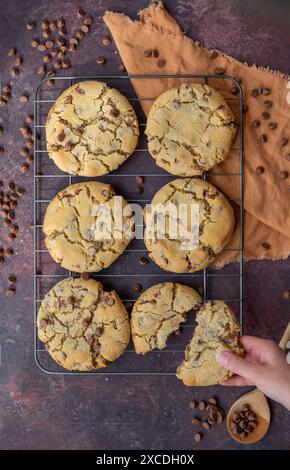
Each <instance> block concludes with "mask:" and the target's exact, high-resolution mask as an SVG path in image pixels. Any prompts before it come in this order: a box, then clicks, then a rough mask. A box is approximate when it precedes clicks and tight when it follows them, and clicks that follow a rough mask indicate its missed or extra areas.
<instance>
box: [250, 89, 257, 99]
mask: <svg viewBox="0 0 290 470" xmlns="http://www.w3.org/2000/svg"><path fill="white" fill-rule="evenodd" d="M258 94H259V90H258V89H257V88H254V89H253V90H252V91H251V95H252V96H253V97H254V98H256V97H257V96H258Z"/></svg>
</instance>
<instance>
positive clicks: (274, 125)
mask: <svg viewBox="0 0 290 470" xmlns="http://www.w3.org/2000/svg"><path fill="white" fill-rule="evenodd" d="M268 126H269V128H270V129H271V130H272V131H273V130H275V129H277V123H276V122H269V124H268Z"/></svg>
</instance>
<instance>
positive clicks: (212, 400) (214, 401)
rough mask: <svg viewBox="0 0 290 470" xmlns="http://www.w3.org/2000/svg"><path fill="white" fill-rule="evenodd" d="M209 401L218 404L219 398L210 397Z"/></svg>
mask: <svg viewBox="0 0 290 470" xmlns="http://www.w3.org/2000/svg"><path fill="white" fill-rule="evenodd" d="M208 402H209V403H210V404H211V405H217V399H216V398H214V397H211V398H209V400H208Z"/></svg>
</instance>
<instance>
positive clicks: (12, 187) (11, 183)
mask: <svg viewBox="0 0 290 470" xmlns="http://www.w3.org/2000/svg"><path fill="white" fill-rule="evenodd" d="M8 188H9V189H10V190H11V191H14V190H15V183H14V181H9V183H8Z"/></svg>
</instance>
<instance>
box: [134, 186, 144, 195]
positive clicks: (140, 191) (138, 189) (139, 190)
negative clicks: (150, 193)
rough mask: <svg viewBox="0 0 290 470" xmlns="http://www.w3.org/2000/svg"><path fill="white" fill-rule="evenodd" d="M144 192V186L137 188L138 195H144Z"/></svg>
mask: <svg viewBox="0 0 290 470" xmlns="http://www.w3.org/2000/svg"><path fill="white" fill-rule="evenodd" d="M143 192H144V188H143V187H142V186H137V187H136V188H135V193H137V194H143Z"/></svg>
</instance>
